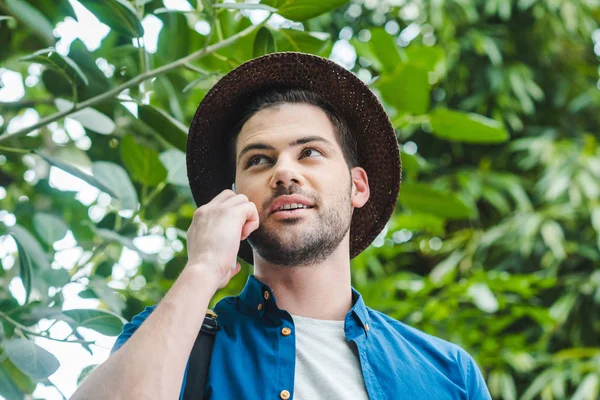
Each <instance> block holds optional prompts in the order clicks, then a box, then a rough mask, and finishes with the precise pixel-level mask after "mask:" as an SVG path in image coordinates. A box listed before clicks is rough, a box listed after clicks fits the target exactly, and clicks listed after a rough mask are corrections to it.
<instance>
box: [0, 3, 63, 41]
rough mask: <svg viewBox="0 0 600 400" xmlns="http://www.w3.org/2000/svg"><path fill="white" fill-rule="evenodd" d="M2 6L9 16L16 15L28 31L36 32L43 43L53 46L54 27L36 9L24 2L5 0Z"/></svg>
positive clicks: (54, 39)
mask: <svg viewBox="0 0 600 400" xmlns="http://www.w3.org/2000/svg"><path fill="white" fill-rule="evenodd" d="M4 4H6V7H7V8H8V9H9V11H10V12H11V14H13V15H16V16H17V18H18V19H19V20H21V21H22V22H23V23H24V24H25V25H26V26H27V27H28V28H29V29H31V30H32V31H34V32H36V33H37V35H38V36H39V37H40V38H42V40H43V41H44V43H46V44H53V43H54V42H55V41H56V38H55V37H54V34H53V33H52V31H53V30H54V27H53V26H52V24H51V23H50V21H48V19H46V17H45V16H44V14H42V13H41V12H40V11H39V10H38V9H37V8H35V7H33V6H32V5H30V4H29V3H27V2H26V1H24V0H5V1H4Z"/></svg>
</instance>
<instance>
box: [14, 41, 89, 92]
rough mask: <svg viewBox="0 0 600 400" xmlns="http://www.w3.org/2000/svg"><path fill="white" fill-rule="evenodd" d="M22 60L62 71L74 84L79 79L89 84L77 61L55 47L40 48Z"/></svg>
mask: <svg viewBox="0 0 600 400" xmlns="http://www.w3.org/2000/svg"><path fill="white" fill-rule="evenodd" d="M21 61H27V62H32V63H38V64H42V65H45V66H46V67H48V68H50V69H51V70H54V71H57V72H62V73H64V74H66V76H67V77H68V79H69V81H70V82H71V83H72V84H76V83H77V82H78V81H79V82H81V83H83V84H84V85H86V86H87V85H88V84H89V82H88V79H87V77H86V76H85V74H84V73H83V71H81V69H80V68H79V66H78V65H77V64H76V63H75V61H73V60H71V59H70V58H69V57H67V56H63V55H62V54H59V53H58V52H57V51H56V49H55V48H53V47H48V48H47V49H42V50H38V51H36V52H35V53H33V54H30V55H28V56H26V57H23V58H21Z"/></svg>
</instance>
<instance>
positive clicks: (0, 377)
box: [0, 365, 24, 400]
mask: <svg viewBox="0 0 600 400" xmlns="http://www.w3.org/2000/svg"><path fill="white" fill-rule="evenodd" d="M0 396H3V397H4V398H5V399H6V400H23V398H24V397H23V393H22V392H21V390H20V389H19V387H18V386H17V384H16V383H15V381H14V380H13V379H12V377H11V376H10V375H9V373H8V371H6V370H5V369H4V366H3V365H0Z"/></svg>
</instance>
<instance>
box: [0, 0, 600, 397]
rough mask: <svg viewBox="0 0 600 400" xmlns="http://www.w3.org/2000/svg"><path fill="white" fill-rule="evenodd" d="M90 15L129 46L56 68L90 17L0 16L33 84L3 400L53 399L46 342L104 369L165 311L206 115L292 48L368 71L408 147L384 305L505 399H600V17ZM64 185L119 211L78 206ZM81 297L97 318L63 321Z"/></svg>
mask: <svg viewBox="0 0 600 400" xmlns="http://www.w3.org/2000/svg"><path fill="white" fill-rule="evenodd" d="M79 3H80V4H82V5H83V6H84V7H86V8H87V9H88V10H89V11H91V12H92V13H94V14H95V15H96V17H98V18H99V19H100V20H101V21H102V22H103V23H105V24H106V25H108V26H109V27H110V28H111V29H110V32H109V33H108V35H107V36H106V37H105V38H104V39H103V40H102V42H101V45H100V46H99V47H98V48H96V49H92V50H89V49H87V48H86V46H85V45H84V44H83V43H82V42H81V41H80V40H79V39H76V40H75V41H74V42H73V43H72V44H71V45H70V47H68V48H67V49H62V50H61V49H60V48H59V49H58V51H56V49H54V48H53V46H57V43H56V42H57V37H56V35H55V34H56V32H57V31H56V30H54V31H53V29H54V28H55V27H57V26H59V24H60V23H61V22H63V21H65V20H67V21H68V20H69V18H76V14H75V13H74V10H73V6H72V4H73V3H71V2H69V1H67V0H56V1H49V0H39V1H33V0H0V13H2V14H3V16H0V63H1V65H2V68H0V79H2V80H6V79H7V78H6V77H11V78H10V79H14V75H9V74H8V72H9V71H13V72H17V73H18V74H20V75H21V76H22V79H23V80H25V82H26V83H27V85H26V86H27V87H26V90H25V94H24V97H22V98H21V99H17V100H16V101H14V102H5V103H0V113H1V118H0V168H1V172H0V201H1V203H0V204H1V206H0V221H1V222H0V260H1V262H2V268H0V322H1V323H0V395H1V396H4V397H5V398H7V399H11V400H12V399H22V398H24V397H28V396H29V395H30V394H31V393H32V392H33V390H34V388H35V387H36V384H37V383H41V384H42V385H52V384H53V383H52V382H51V378H50V379H48V377H50V376H51V375H52V374H53V373H54V372H55V371H56V369H57V368H58V366H59V365H58V364H59V363H58V360H57V359H56V358H55V357H54V355H53V354H51V353H49V352H47V351H45V350H44V349H43V348H41V347H40V346H38V345H36V344H35V342H34V339H35V338H36V337H50V338H51V339H52V340H58V341H68V342H73V343H72V344H70V346H84V347H85V348H86V349H88V350H89V351H92V349H93V348H94V345H93V344H92V343H89V342H86V340H85V338H84V336H83V335H82V331H80V329H81V328H82V327H83V328H88V329H93V330H96V331H98V332H100V333H103V334H105V335H112V336H114V335H116V334H118V333H119V331H120V329H121V326H122V322H123V319H125V320H129V319H131V318H132V316H134V315H135V314H136V313H138V312H140V311H141V310H142V309H143V308H144V306H146V305H152V304H155V303H157V302H158V301H159V300H160V298H161V297H162V296H163V295H164V293H165V292H166V291H167V290H168V289H169V287H170V286H171V284H172V283H173V281H174V279H176V277H177V275H178V273H179V272H180V271H181V268H182V267H183V266H184V264H185V261H186V260H185V254H186V252H185V230H186V229H187V227H188V226H189V224H190V222H191V217H192V213H193V211H194V209H195V206H194V204H193V202H192V200H191V197H190V193H189V189H188V188H187V187H186V184H187V180H186V175H185V169H184V168H185V167H184V153H183V152H184V151H185V137H186V130H187V128H186V127H187V126H188V124H189V122H190V119H191V117H192V116H193V113H194V111H195V109H196V107H197V104H198V103H199V102H200V100H201V99H202V97H203V96H204V95H205V93H206V92H207V90H208V89H209V88H210V87H211V86H212V85H213V84H214V82H215V81H216V80H217V79H218V78H219V77H220V76H222V75H223V74H225V73H226V72H228V71H229V70H231V69H232V68H234V67H236V66H237V65H239V64H240V63H242V62H244V61H245V60H248V59H250V58H252V57H254V56H258V55H261V54H265V53H267V52H272V51H275V50H278V51H285V50H292V51H304V52H310V53H315V54H320V55H322V56H325V57H331V58H332V59H334V60H336V61H338V62H340V63H342V64H343V65H344V66H346V67H347V68H350V69H352V71H354V72H355V73H357V74H358V76H359V77H360V78H361V79H363V80H364V81H365V82H367V83H368V84H369V85H370V86H371V87H372V88H373V89H374V90H375V91H376V93H377V94H378V95H379V97H380V99H381V100H382V101H383V103H384V105H385V106H386V108H387V110H388V111H389V114H390V116H391V118H392V121H393V124H394V126H395V128H396V129H397V134H398V140H399V142H400V144H401V147H402V161H403V185H402V188H401V194H400V198H399V202H398V206H397V209H396V212H395V214H394V216H393V218H392V219H391V220H390V222H389V224H388V226H387V228H386V230H385V231H384V233H383V234H382V235H380V237H378V238H377V239H376V241H375V242H374V243H373V245H372V246H371V247H369V248H368V249H367V250H366V251H365V252H363V253H362V254H361V255H360V256H358V257H357V258H356V259H354V260H353V263H352V274H353V284H354V286H355V287H356V288H357V289H358V290H359V291H361V292H362V293H363V295H364V297H365V300H366V302H367V304H369V305H370V306H371V307H374V308H376V309H379V310H381V311H383V312H386V313H388V314H389V315H391V316H393V317H395V318H398V319H399V320H402V321H405V322H407V323H409V324H410V325H412V326H415V327H417V328H419V329H421V330H424V331H425V332H428V333H431V334H434V335H436V336H439V337H442V338H444V339H447V340H449V341H451V342H454V343H457V344H459V345H461V346H463V347H464V348H465V349H466V350H467V351H469V352H470V353H471V354H472V355H473V356H474V357H475V359H476V360H477V362H478V364H479V366H480V367H481V369H482V371H483V373H484V376H485V378H486V381H487V384H488V386H489V388H490V391H491V393H492V395H493V397H494V398H498V399H517V398H518V399H533V398H542V399H566V398H572V399H597V398H599V396H600V268H599V265H600V203H599V201H598V198H599V197H600V145H599V143H598V140H599V134H600V81H599V73H600V69H599V59H600V58H599V56H600V30H599V21H600V1H598V0H579V1H570V0H487V1H483V0H447V1H442V0H381V1H375V0H353V1H346V0H326V1H320V2H316V1H313V0H266V1H262V2H261V3H260V4H245V3H244V4H242V3H235V4H231V3H229V4H221V3H220V2H216V1H215V2H211V1H209V0H197V1H196V0H190V2H189V6H190V7H189V11H187V12H181V11H174V10H168V9H166V8H165V3H167V2H165V3H163V1H160V0H145V1H144V0H132V1H126V0H104V1H102V2H96V1H92V0H79ZM271 13H273V15H272V16H271V19H270V21H269V22H268V23H266V24H262V25H261V24H259V23H260V22H261V21H262V20H264V18H266V17H267V16H269V15H271ZM149 16H154V17H151V18H157V19H158V20H160V22H161V23H162V29H161V30H160V33H159V38H158V45H157V49H156V51H155V52H153V53H151V52H150V51H149V49H148V48H146V47H145V45H144V43H143V40H141V39H140V37H142V36H143V35H144V27H143V25H142V24H141V22H140V21H142V20H145V19H147V18H150V17H149ZM190 55H191V56H190ZM186 57H187V58H186ZM4 83H5V84H6V82H4ZM65 117H66V118H65ZM36 121H37V122H36ZM31 124H34V125H31ZM26 125H31V126H29V127H28V128H27V127H26ZM57 170H63V171H66V172H69V173H71V174H73V175H75V176H77V177H79V178H81V179H82V180H83V181H85V182H87V184H90V185H91V186H93V187H95V188H97V189H99V190H95V191H93V193H95V194H94V195H93V196H92V198H91V199H90V198H83V197H84V196H81V193H79V194H78V193H77V192H73V191H66V190H60V189H59V187H60V185H58V184H57V182H58V181H59V180H60V179H59V178H55V179H54V180H53V179H52V175H51V173H56V171H57ZM57 176H58V175H57ZM62 176H64V175H62ZM81 186H82V187H84V186H85V187H87V186H86V184H85V183H84V182H81ZM88 188H89V187H88ZM88 191H89V190H88ZM100 191H102V193H100ZM65 237H66V239H65ZM140 238H146V239H147V238H152V240H154V241H153V242H152V243H159V245H153V246H151V247H153V248H149V246H148V245H147V244H146V245H145V246H143V243H144V241H143V239H142V240H140ZM157 239H158V242H157V241H156V240H157ZM146 243H147V242H146ZM124 249H125V250H124ZM65 250H71V254H75V256H72V257H71V258H72V260H71V261H72V262H64V261H61V260H63V258H61V257H59V256H58V255H59V254H60V253H61V252H64V251H65ZM73 250H75V251H73ZM131 251H134V252H135V253H136V254H137V256H136V257H134V259H135V260H137V261H135V262H134V264H135V265H133V268H128V269H126V270H124V269H123V268H122V266H120V264H119V262H120V261H121V262H122V256H123V254H124V253H126V252H129V253H131ZM67 264H68V265H67ZM250 272H251V270H250V268H249V266H245V268H244V270H243V271H242V273H241V274H239V275H238V276H237V277H236V278H235V279H234V280H233V281H232V282H231V284H230V285H229V286H228V287H227V288H226V289H224V290H223V291H221V292H220V293H219V295H218V296H217V297H218V298H221V297H222V296H225V295H229V294H236V293H237V292H238V291H239V290H240V289H241V287H242V286H243V284H244V283H245V280H246V276H247V274H248V273H250ZM75 282H76V283H79V284H83V285H85V290H83V291H81V292H80V293H79V296H80V297H82V298H88V299H89V298H98V299H99V300H100V306H99V307H98V308H97V309H90V310H86V309H76V310H63V304H64V297H63V291H64V289H65V288H66V287H68V286H69V285H72V284H73V283H75ZM17 288H21V289H20V291H19V290H17ZM18 292H20V293H21V294H20V295H18V294H17V293H18ZM218 298H215V299H214V300H215V301H216V300H218ZM40 321H43V322H45V324H44V326H45V327H48V325H49V324H50V323H57V322H58V321H61V323H66V324H68V326H70V327H71V329H72V332H71V334H70V335H69V336H68V337H66V338H64V337H53V335H52V334H51V333H50V332H51V330H50V329H49V328H42V324H39V323H40ZM92 368H93V366H92V367H90V368H86V369H85V371H83V374H82V377H83V376H84V375H85V373H87V372H89V371H90V370H91V369H92Z"/></svg>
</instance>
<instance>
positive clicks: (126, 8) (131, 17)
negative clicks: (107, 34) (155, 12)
mask: <svg viewBox="0 0 600 400" xmlns="http://www.w3.org/2000/svg"><path fill="white" fill-rule="evenodd" d="M79 2H80V3H81V5H83V6H84V7H85V8H87V9H88V10H90V11H91V12H92V13H93V14H94V15H95V16H96V17H98V19H99V20H100V21H102V22H103V23H105V24H106V25H108V26H110V27H111V28H112V29H114V30H115V31H117V32H119V33H121V34H123V35H126V36H128V37H131V38H136V37H142V36H144V27H143V26H142V23H141V21H140V19H139V18H138V16H137V12H136V10H135V8H133V6H131V4H129V3H128V2H127V1H125V0H102V1H98V0H80V1H79Z"/></svg>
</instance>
